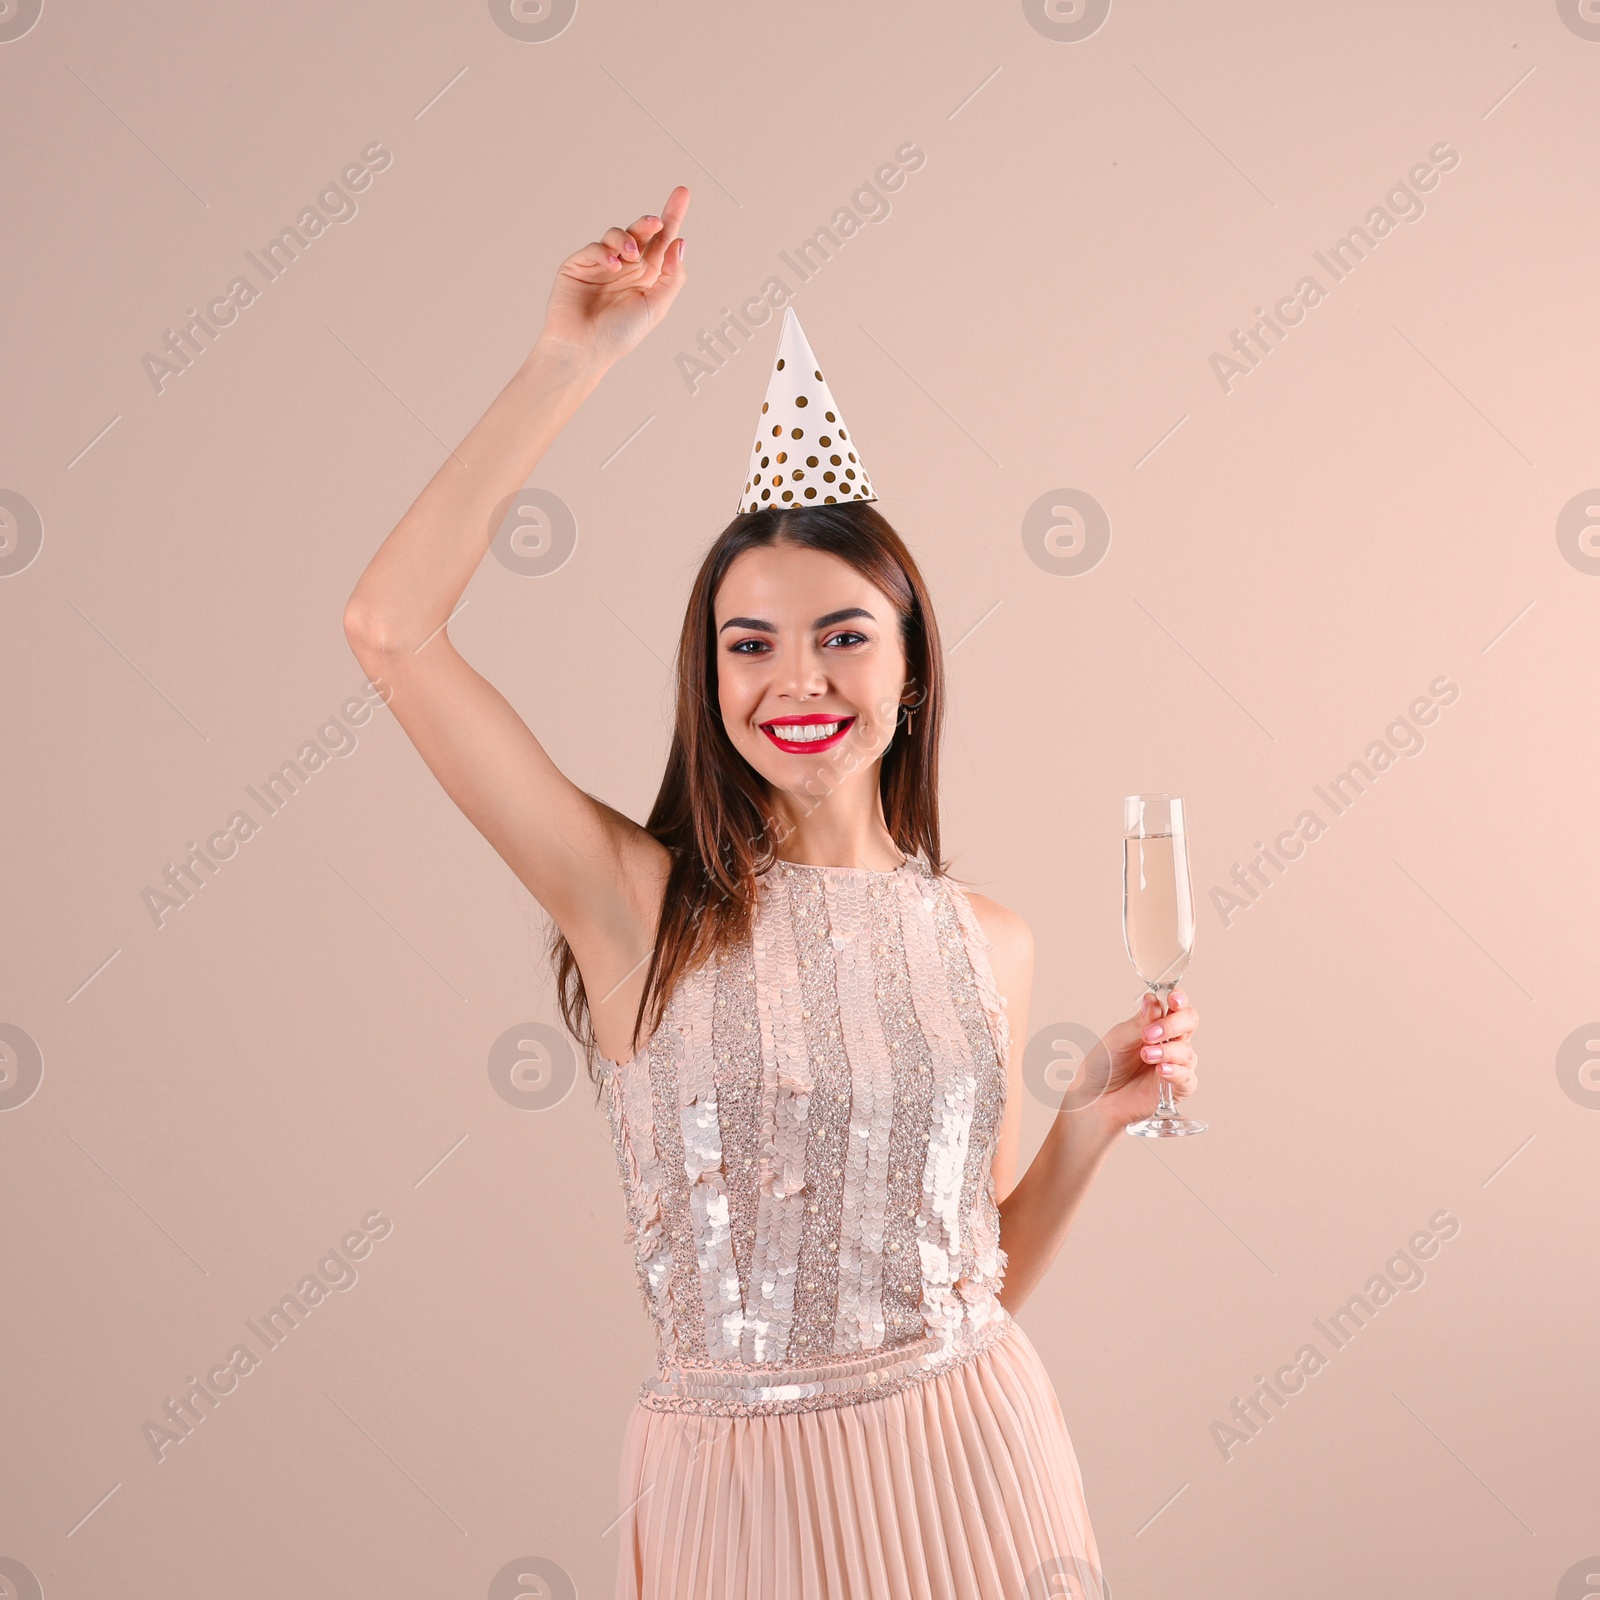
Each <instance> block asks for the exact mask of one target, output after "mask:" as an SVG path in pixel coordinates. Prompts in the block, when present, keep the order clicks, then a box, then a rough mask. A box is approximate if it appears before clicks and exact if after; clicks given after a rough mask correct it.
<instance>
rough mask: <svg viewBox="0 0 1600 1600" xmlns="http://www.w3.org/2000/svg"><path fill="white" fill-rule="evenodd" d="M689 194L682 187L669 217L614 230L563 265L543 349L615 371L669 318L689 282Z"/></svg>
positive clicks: (553, 290) (546, 320)
mask: <svg viewBox="0 0 1600 1600" xmlns="http://www.w3.org/2000/svg"><path fill="white" fill-rule="evenodd" d="M688 209H689V191H688V190H687V189H686V188H685V187H684V186H683V185H682V184H679V185H678V187H677V188H676V189H674V190H673V191H672V193H671V194H669V195H668V196H667V203H666V206H665V207H664V208H663V210H662V214H661V215H660V216H659V217H658V216H654V215H650V216H644V217H640V218H639V220H638V221H637V222H636V223H634V225H633V226H632V227H631V228H607V229H606V231H605V233H604V234H603V235H602V236H601V237H600V238H598V239H596V240H595V241H594V242H593V243H592V244H586V245H585V246H584V247H583V248H582V249H581V250H576V251H574V252H573V253H572V254H571V255H570V256H568V257H567V259H566V260H565V261H563V262H562V263H561V269H560V271H559V272H557V273H556V281H555V283H554V285H553V286H552V287H551V290H550V303H549V305H548V306H547V308H546V310H545V316H544V330H543V332H541V333H540V335H539V342H540V344H542V345H544V346H546V347H547V348H555V349H560V350H561V351H562V352H564V353H566V354H568V355H573V356H576V357H577V358H578V359H579V360H581V361H583V362H585V363H589V364H594V365H598V366H601V367H609V366H610V365H611V363H612V362H614V361H616V360H618V359H619V358H620V357H622V356H625V355H626V354H627V353H628V352H629V351H630V350H631V349H633V347H634V346H635V345H636V344H638V343H639V341H640V340H641V339H643V338H644V336H645V335H646V334H647V333H648V332H649V331H650V330H651V329H652V328H653V327H654V326H655V325H656V324H657V323H658V322H659V321H660V320H661V319H662V317H663V316H665V315H666V311H667V307H668V306H670V305H671V304H672V302H673V300H674V299H675V298H676V297H677V293H678V290H679V289H681V288H682V287H683V285H684V281H685V273H684V266H683V247H684V242H683V240H682V239H681V238H679V237H678V229H679V227H680V226H681V225H682V223H683V218H684V213H685V212H686V211H688Z"/></svg>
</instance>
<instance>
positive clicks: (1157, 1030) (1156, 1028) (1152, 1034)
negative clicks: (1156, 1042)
mask: <svg viewBox="0 0 1600 1600" xmlns="http://www.w3.org/2000/svg"><path fill="white" fill-rule="evenodd" d="M1165 1031H1166V1030H1165V1029H1163V1028H1162V1026H1161V1024H1160V1023H1159V1022H1152V1023H1151V1024H1150V1026H1149V1027H1148V1028H1146V1029H1145V1030H1144V1036H1145V1038H1146V1039H1159V1038H1160V1037H1161V1035H1162V1034H1163V1033H1164V1032H1165Z"/></svg>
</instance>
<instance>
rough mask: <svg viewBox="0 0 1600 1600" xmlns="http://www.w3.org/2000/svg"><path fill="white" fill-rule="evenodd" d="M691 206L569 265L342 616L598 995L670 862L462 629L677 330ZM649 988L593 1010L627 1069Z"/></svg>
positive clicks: (453, 792)
mask: <svg viewBox="0 0 1600 1600" xmlns="http://www.w3.org/2000/svg"><path fill="white" fill-rule="evenodd" d="M688 204H689V192H688V190H687V189H684V188H682V187H680V188H677V189H674V190H673V192H672V194H671V196H670V197H669V198H668V200H667V204H666V208H665V211H664V213H663V215H662V216H660V217H642V218H640V219H639V221H638V222H636V223H635V224H634V225H633V226H632V227H631V228H629V229H627V230H623V229H620V228H612V229H609V230H608V231H607V232H606V233H605V235H604V236H603V237H602V238H601V239H599V240H596V241H595V242H594V243H592V244H589V245H585V246H584V247H583V249H581V250H579V251H576V252H575V253H574V254H573V255H571V256H569V257H568V258H567V260H566V261H564V262H563V263H562V265H561V269H560V272H559V273H558V274H557V277H556V282H555V285H554V287H553V288H552V290H551V294H550V304H549V307H548V309H547V311H546V315H545V324H544V328H543V331H542V332H541V334H540V336H539V340H538V343H537V344H536V345H535V346H534V348H533V350H532V352H531V353H530V354H529V356H528V358H527V360H526V361H524V362H523V364H522V366H521V368H520V369H519V370H518V371H517V373H516V374H515V376H514V377H513V378H512V379H511V381H510V382H509V383H508V384H507V385H506V386H505V388H504V389H503V390H501V392H500V394H499V395H498V397H497V398H496V399H495V401H494V403H493V404H492V405H491V406H490V407H489V409H488V411H486V412H485V413H484V415H483V417H482V418H481V419H480V420H479V421H478V423H477V424H476V425H475V426H474V427H473V429H472V431H471V432H470V433H468V435H467V436H466V438H465V439H464V440H463V441H462V443H461V445H460V446H459V447H458V448H457V449H456V450H454V451H452V452H451V454H450V456H449V457H448V458H447V459H446V460H445V462H444V464H443V465H442V466H441V467H440V468H439V470H438V471H437V472H436V473H435V474H434V476H433V478H432V480H431V481H430V482H429V483H428V485H427V487H426V488H425V489H424V490H423V491H422V493H421V494H420V495H419V496H418V497H417V499H416V501H415V503H414V504H413V505H412V506H411V508H410V510H408V511H407V512H406V514H405V516H404V517H402V518H401V519H400V522H399V523H398V524H397V525H396V527H395V528H394V531H393V532H392V533H390V535H389V536H388V538H387V539H385V540H384V542H383V544H382V546H381V547H380V548H379V550H378V553H377V554H376V555H375V556H374V557H373V558H372V561H371V563H370V564H369V565H368V567H367V569H366V571H365V572H364V573H363V574H362V576H361V580H360V582H359V583H358V584H357V585H356V588H355V592H354V593H353V594H352V595H351V597H350V600H349V604H348V605H347V607H346V610H345V633H346V636H347V637H348V638H349V640H350V645H351V648H352V649H353V650H354V651H355V654H356V657H357V659H358V660H359V661H360V662H361V665H362V667H363V668H364V669H365V670H366V672H367V675H368V677H369V678H371V679H372V680H373V681H374V682H375V683H379V684H381V685H382V686H383V688H384V690H385V693H386V695H387V698H388V705H389V709H390V710H391V711H392V712H393V713H394V715H395V718H396V720H397V721H398V722H399V723H400V725H401V727H402V728H404V729H405V731H406V734H407V736H408V737H409V738H410V739H411V741H412V743H413V744H414V745H415V746H416V747H417V750H418V752H419V753H420V754H421V756H422V759H423V760H424V761H425V762H426V763H427V765H428V767H429V768H430V770H431V771H432V772H433V774H434V776H435V777H436V778H438V780H439V782H440V783H441V784H442V785H443V786H444V788H445V790H446V792H447V793H448V794H449V795H450V798H451V799H452V800H454V801H455V802H456V804H457V805H458V806H460V808H461V809H462V811H463V812H464V813H465V814H466V815H467V817H468V818H469V819H470V820H471V821H472V823H473V824H474V825H475V826H476V827H477V828H478V829H479V831H480V832H482V834H483V835H484V837H485V838H486V839H488V841H489V843H490V844H491V845H493V847H494V848H495V850H497V851H498V852H499V854H500V855H501V856H502V857H503V858H504V859H505V861H506V862H507V864H508V865H509V866H510V867H511V869H512V871H513V872H515V873H516V875H517V876H518V878H520V879H521V880H522V882H523V883H524V884H525V885H526V886H527V887H528V889H529V891H530V892H531V893H532V894H533V895H534V897H535V898H536V899H537V900H538V901H539V902H540V904H541V905H543V906H544V908H545V909H546V911H548V912H549V913H550V915H551V917H552V918H554V920H555V922H556V924H557V926H558V927H560V929H561V931H562V932H563V933H564V934H565V935H566V937H567V938H568V940H569V941H570V942H571V944H572V947H573V952H574V954H575V955H576V957H577V960H578V966H579V970H580V971H581V972H582V974H583V978H584V983H585V987H586V988H587V990H588V992H589V993H590V995H591V996H594V995H601V994H605V993H607V991H608V990H612V989H613V987H614V986H616V985H618V984H619V983H620V982H621V980H622V979H623V977H624V975H625V974H627V973H628V972H629V971H630V969H632V968H634V967H635V966H636V964H637V963H638V961H639V959H640V957H641V956H643V955H645V954H647V953H648V951H649V948H650V944H651V941H652V939H653V937H654V930H655V924H656V919H657V915H658V912H659V908H660V898H661V892H662V887H663V885H664V883H665V878H666V866H667V861H666V851H665V849H664V848H663V847H662V846H661V845H660V844H659V843H658V842H657V841H656V840H655V839H653V838H651V837H650V835H649V834H647V833H646V832H645V831H644V829H643V828H641V827H639V826H638V824H636V823H634V822H632V821H631V820H629V819H628V818H627V817H624V816H622V815H621V814H620V813H619V812H617V811H614V810H612V809H611V808H610V807H609V806H606V805H603V804H602V803H600V802H599V801H597V800H594V799H592V798H591V797H590V796H588V795H586V794H585V793H584V792H583V791H582V790H581V789H579V788H578V787H577V785H576V784H574V783H573V782H572V781H571V780H570V779H568V778H567V777H566V776H565V774H563V773H562V772H561V771H560V770H559V769H558V768H557V767H556V765H555V764H554V762H552V761H551V759H550V757H549V756H548V754H546V752H545V750H544V747H543V746H542V745H541V744H540V743H539V741H538V740H537V739H536V738H535V737H534V735H533V733H532V732H531V731H530V729H529V728H528V726H527V724H526V723H524V722H523V720H522V719H521V718H520V717H519V716H518V715H517V713H516V712H515V711H514V710H513V709H512V708H511V705H510V704H509V702H508V701H507V700H506V699H505V697H504V696H503V695H501V694H500V692H499V691H498V690H497V689H495V687H494V686H493V685H492V684H490V683H489V682H488V681H487V680H486V679H484V678H483V677H482V676H481V675H480V674H479V673H477V672H476V671H474V670H473V668H472V667H471V666H469V665H468V663H467V662H466V661H465V660H464V659H463V658H462V656H461V655H460V653H459V652H458V651H457V650H456V648H455V646H454V645H453V644H452V642H451V640H450V635H449V628H448V623H449V619H450V616H451V615H452V613H453V611H454V609H455V607H456V604H457V602H458V601H459V600H460V598H461V595H462V593H463V591H464V590H465V589H466V586H467V584H468V582H469V581H470V580H471V578H472V575H473V573H474V572H475V571H476V570H477V568H478V564H479V563H480V562H481V561H482V560H483V557H484V554H485V552H486V551H487V550H488V548H489V544H490V541H491V540H492V538H493V536H494V533H495V528H494V526H493V523H494V519H495V513H496V510H497V508H499V507H500V506H501V505H502V504H503V503H504V502H505V501H506V500H507V498H508V497H509V496H511V495H513V494H514V493H515V492H516V491H517V490H518V489H520V488H521V487H522V485H523V484H524V483H525V482H526V481H527V478H528V475H529V474H530V473H531V472H532V471H533V469H534V468H535V466H536V465H537V464H538V462H539V461H540V460H541V458H542V457H543V456H544V453H545V451H546V450H548V449H549V447H550V444H551V442H552V441H553V440H554V439H555V437H556V435H557V434H558V433H560V431H561V429H562V428H563V427H564V426H565V425H566V423H567V422H568V420H569V419H570V418H571V417H572V415H573V413H574V412H575V411H576V410H577V409H578V407H579V406H580V405H581V404H582V403H583V401H584V400H585V399H586V398H587V397H588V395H589V394H590V393H591V392H592V391H593V390H594V388H595V387H596V385H597V384H598V383H599V382H600V380H601V378H602V377H604V375H605V373H606V371H607V370H608V369H609V368H610V366H611V365H612V364H613V363H614V362H616V361H617V360H618V359H620V358H621V356H623V355H625V354H626V353H627V352H628V351H629V350H631V349H632V348H633V347H634V345H636V344H637V343H638V342H639V340H640V339H642V338H643V337H644V335H645V334H646V333H648V332H649V330H650V329H651V328H652V327H653V326H654V325H655V324H656V323H657V322H658V321H659V320H660V319H661V317H662V316H664V315H665V313H666V310H667V307H668V306H669V305H670V304H671V302H672V300H673V299H674V298H675V296H676V295H677V292H678V290H679V289H680V288H681V287H682V284H683V281H684V269H683V265H682V243H681V241H679V240H678V239H677V234H678V228H679V225H680V224H681V222H682V220H683V215H684V213H685V211H686V210H687V209H688ZM642 981H643V972H642V969H640V970H639V971H638V972H637V973H636V974H635V975H634V977H633V978H632V980H631V982H629V983H627V984H624V985H623V986H622V987H621V988H619V989H617V990H616V992H615V993H614V994H612V996H611V999H610V1001H609V1002H608V1004H607V1005H606V1006H605V1007H604V1008H602V1007H598V1006H597V1007H596V1011H595V1028H596V1034H597V1036H598V1039H599V1042H600V1047H601V1050H602V1051H603V1052H604V1053H605V1054H606V1055H608V1056H612V1057H614V1058H618V1059H626V1055H627V1053H628V1041H627V1038H626V1035H627V1033H628V1028H629V1024H631V1021H632V1017H633V1012H634V1008H635V1007H636V1006H637V1003H638V996H639V989H640V987H641V986H642Z"/></svg>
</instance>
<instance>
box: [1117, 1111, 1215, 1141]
mask: <svg viewBox="0 0 1600 1600" xmlns="http://www.w3.org/2000/svg"><path fill="white" fill-rule="evenodd" d="M1210 1126H1211V1124H1210V1123H1209V1122H1196V1121H1195V1120H1194V1119H1193V1118H1192V1117H1163V1116H1159V1115H1158V1116H1154V1117H1146V1118H1144V1119H1143V1121H1141V1122H1130V1123H1129V1124H1128V1126H1127V1127H1126V1128H1124V1129H1123V1130H1122V1131H1123V1132H1124V1133H1131V1134H1132V1135H1133V1136H1134V1138H1136V1139H1181V1138H1183V1136H1184V1135H1185V1134H1189V1133H1204V1132H1205V1131H1206V1129H1207V1128H1209V1127H1210Z"/></svg>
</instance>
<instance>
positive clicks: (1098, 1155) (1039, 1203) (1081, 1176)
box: [1000, 1106, 1119, 1313]
mask: <svg viewBox="0 0 1600 1600" xmlns="http://www.w3.org/2000/svg"><path fill="white" fill-rule="evenodd" d="M1118 1131H1119V1130H1118V1129H1117V1128H1116V1127H1114V1126H1113V1125H1111V1124H1110V1123H1108V1122H1107V1121H1106V1119H1105V1118H1104V1117H1102V1116H1100V1115H1098V1113H1097V1111H1096V1108H1095V1107H1094V1106H1087V1107H1085V1108H1084V1109H1082V1110H1079V1111H1058V1112H1057V1113H1056V1118H1055V1121H1054V1122H1053V1123H1051V1125H1050V1132H1049V1133H1048V1134H1047V1135H1046V1136H1045V1141H1044V1143H1043V1144H1042V1145H1040V1147H1039V1151H1038V1154H1037V1155H1035V1156H1034V1158H1033V1160H1032V1162H1031V1163H1030V1164H1029V1166H1028V1170H1027V1171H1026V1172H1025V1173H1024V1174H1023V1175H1022V1178H1021V1180H1020V1181H1019V1182H1018V1184H1017V1186H1016V1188H1014V1189H1013V1190H1012V1191H1011V1193H1010V1194H1008V1195H1007V1196H1006V1198H1005V1199H1004V1200H1003V1201H1002V1202H1001V1204H1000V1245H1001V1248H1002V1249H1004V1251H1005V1252H1006V1256H1007V1262H1006V1275H1005V1283H1004V1285H1003V1287H1002V1288H1001V1291H1000V1301H1001V1304H1002V1305H1004V1306H1005V1308H1006V1310H1007V1311H1010V1312H1013V1313H1014V1312H1016V1311H1018V1310H1020V1309H1021V1307H1022V1303H1023V1302H1024V1301H1025V1300H1026V1299H1027V1298H1028V1296H1029V1295H1030V1294H1032V1293H1033V1291H1034V1288H1035V1287H1036V1286H1037V1284H1038V1282H1039V1280H1040V1279H1041V1278H1042V1277H1043V1276H1044V1275H1045V1272H1046V1270H1047V1269H1048V1267H1049V1265H1050V1263H1051V1262H1052V1261H1053V1260H1055V1257H1056V1253H1057V1252H1058V1251H1059V1250H1060V1249H1061V1246H1062V1245H1063V1244H1064V1243H1065V1242H1066V1238H1067V1235H1068V1233H1070V1232H1071V1230H1072V1223H1073V1219H1074V1218H1075V1217H1076V1216H1077V1214H1078V1208H1079V1207H1080V1206H1081V1205H1082V1204H1083V1198H1084V1196H1085V1195H1086V1194H1087V1193H1088V1192H1089V1185H1090V1184H1091V1183H1093V1182H1094V1179H1095V1174H1096V1173H1098V1172H1099V1170H1100V1166H1101V1163H1102V1162H1103V1161H1104V1160H1105V1158H1106V1156H1107V1155H1109V1154H1110V1152H1111V1149H1112V1147H1113V1146H1114V1145H1115V1143H1116V1139H1117V1133H1118Z"/></svg>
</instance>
